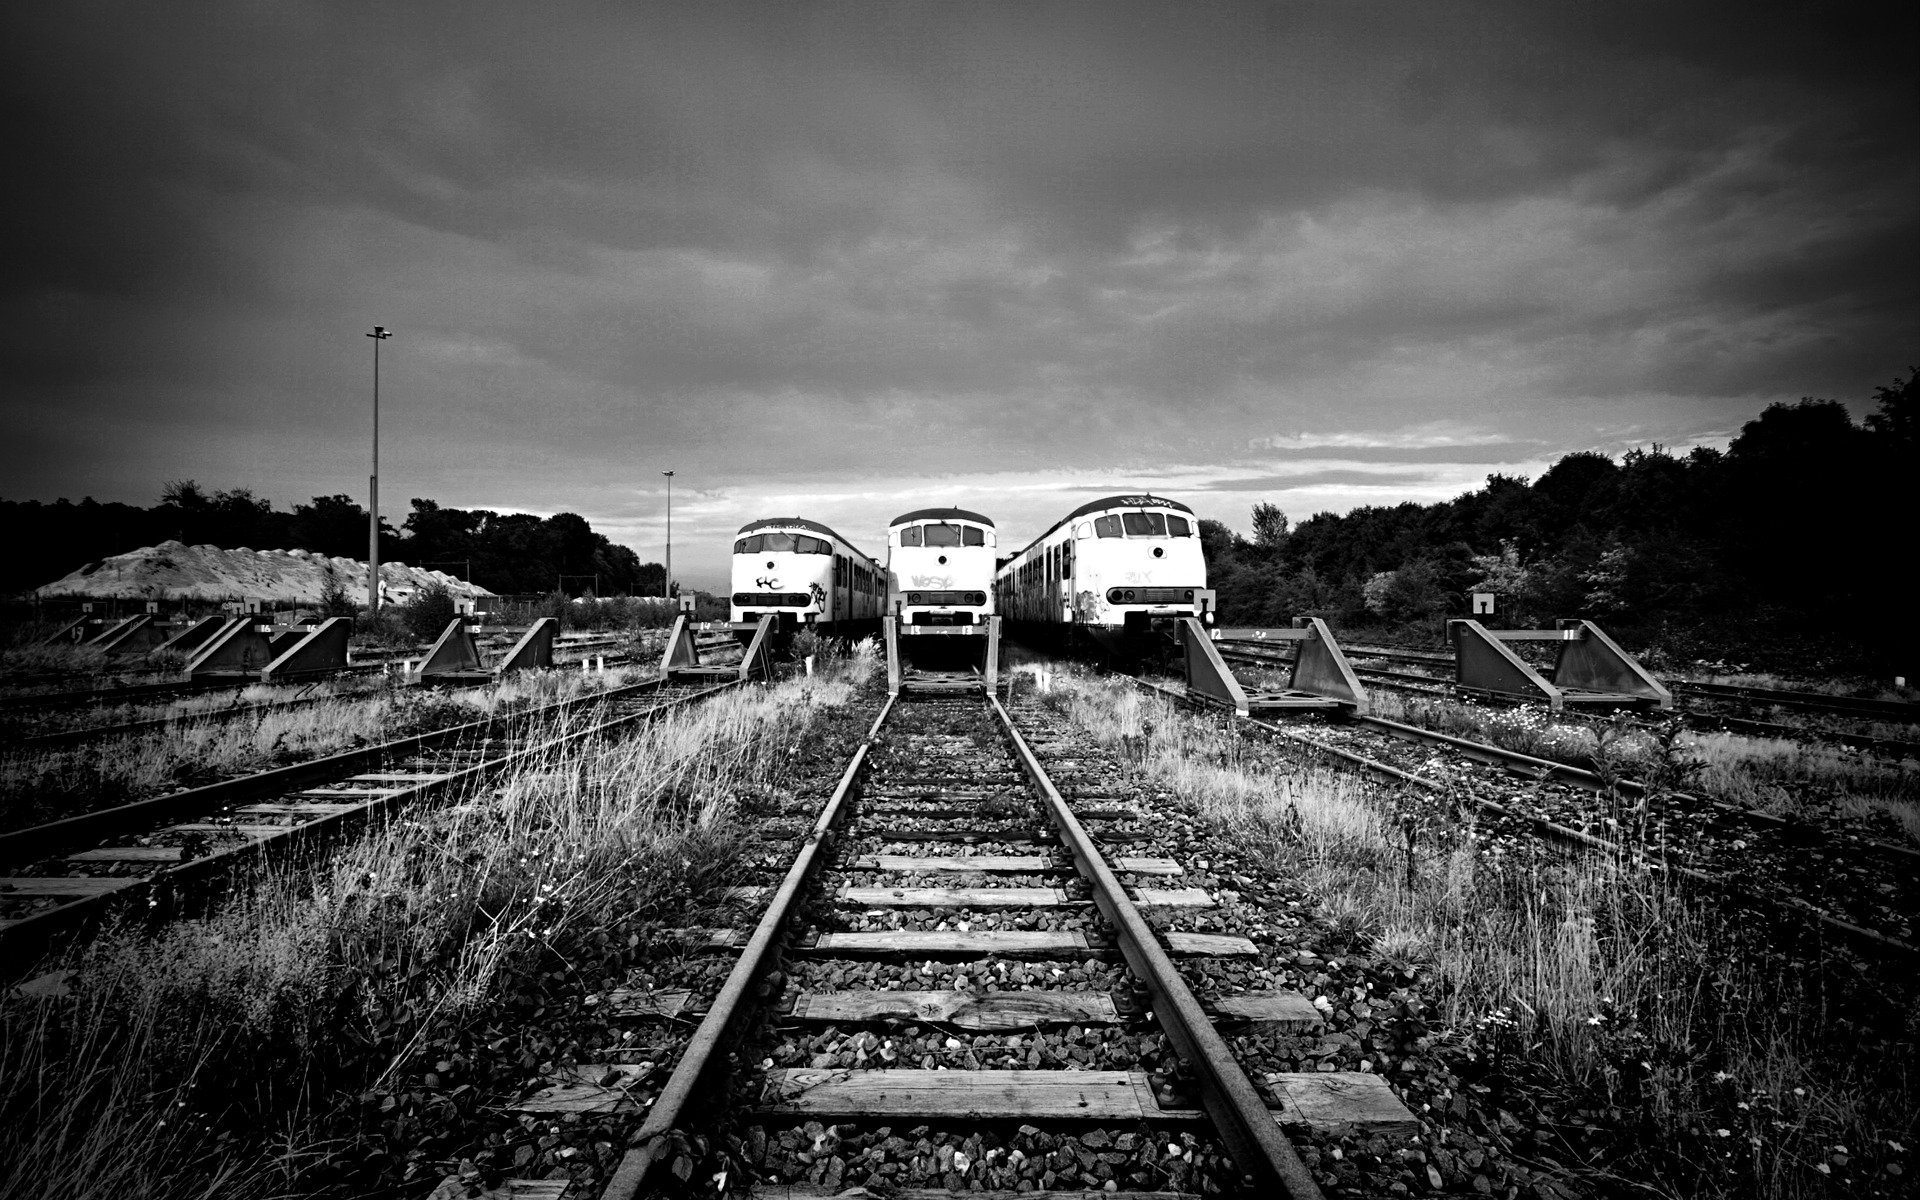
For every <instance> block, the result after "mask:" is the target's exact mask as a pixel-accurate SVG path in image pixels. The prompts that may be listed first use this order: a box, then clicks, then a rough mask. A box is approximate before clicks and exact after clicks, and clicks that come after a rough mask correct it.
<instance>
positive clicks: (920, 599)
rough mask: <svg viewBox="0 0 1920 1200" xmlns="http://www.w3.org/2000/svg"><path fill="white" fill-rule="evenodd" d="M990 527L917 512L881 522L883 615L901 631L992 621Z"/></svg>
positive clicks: (982, 521)
mask: <svg viewBox="0 0 1920 1200" xmlns="http://www.w3.org/2000/svg"><path fill="white" fill-rule="evenodd" d="M998 544H999V543H998V542H997V540H996V539H995V536H994V530H993V522H992V521H990V520H988V519H987V518H985V517H983V516H981V515H980V514H979V513H976V512H968V511H967V510H965V509H963V508H922V509H916V510H915V511H913V512H910V513H905V514H903V515H901V516H898V517H895V518H894V519H893V520H891V521H889V522H887V612H888V613H889V614H891V615H892V616H894V617H895V618H897V619H898V620H899V622H900V624H902V625H984V624H985V623H986V620H987V618H988V617H990V616H992V615H993V564H994V553H995V550H996V548H997V547H998Z"/></svg>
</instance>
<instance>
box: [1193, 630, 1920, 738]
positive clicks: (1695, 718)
mask: <svg viewBox="0 0 1920 1200" xmlns="http://www.w3.org/2000/svg"><path fill="white" fill-rule="evenodd" d="M1349 653H1350V655H1351V657H1353V658H1358V659H1365V658H1387V659H1394V660H1399V661H1405V662H1419V663H1425V664H1430V665H1432V666H1434V667H1436V668H1441V669H1450V668H1451V667H1452V665H1453V660H1451V659H1449V658H1446V657H1444V656H1441V655H1423V654H1399V653H1395V654H1375V653H1371V652H1367V651H1350V652H1349ZM1220 656H1221V657H1222V658H1224V659H1226V660H1227V661H1229V662H1241V663H1247V664H1249V665H1252V666H1263V667H1271V668H1275V669H1279V668H1282V667H1287V666H1290V665H1292V662H1293V660H1292V658H1291V657H1290V656H1288V655H1285V654H1283V653H1282V652H1280V651H1279V650H1277V649H1276V648H1275V647H1274V646H1273V645H1272V644H1271V643H1260V642H1253V641H1249V640H1244V639H1229V640H1226V641H1222V642H1221V643H1220ZM1353 671H1354V674H1355V675H1358V676H1359V677H1360V678H1361V679H1362V680H1364V681H1366V682H1367V683H1370V684H1374V685H1377V686H1380V687H1385V688H1389V689H1391V690H1393V691H1399V692H1408V693H1412V694H1415V695H1432V696H1451V695H1453V693H1454V683H1453V680H1452V679H1450V678H1445V677H1442V676H1438V675H1427V674H1421V673H1418V672H1411V671H1390V670H1385V669H1382V668H1379V667H1368V666H1363V665H1358V664H1356V665H1355V666H1354V668H1353ZM1667 686H1668V687H1669V688H1670V689H1672V690H1673V691H1674V692H1675V693H1676V694H1680V695H1688V694H1692V695H1694V696H1696V697H1697V698H1699V699H1702V700H1709V701H1711V700H1715V699H1729V700H1732V701H1733V702H1736V703H1742V704H1761V705H1766V704H1779V705H1782V706H1785V707H1800V708H1802V709H1805V710H1806V711H1810V712H1827V713H1832V714H1836V715H1846V716H1851V717H1854V718H1856V719H1859V720H1896V719H1904V720H1916V719H1920V718H1916V717H1913V716H1907V717H1905V718H1900V717H1897V716H1895V715H1894V713H1893V709H1897V708H1900V707H1904V708H1905V709H1909V710H1920V706H1916V705H1904V706H1901V705H1900V704H1899V703H1898V702H1896V701H1881V700H1872V701H1869V700H1861V701H1856V702H1853V703H1854V704H1855V705H1857V706H1858V707H1848V706H1846V705H1845V704H1840V705H1834V706H1821V705H1817V704H1798V705H1797V704H1796V703H1795V702H1794V701H1792V700H1782V699H1779V697H1783V696H1785V697H1794V696H1811V695H1813V694H1812V693H1799V692H1771V691H1768V690H1767V689H1764V688H1739V689H1728V690H1726V691H1724V692H1723V691H1720V690H1717V689H1720V688H1722V686H1723V685H1718V684H1692V683H1688V682H1686V681H1685V680H1669V681H1667ZM1837 699H1841V700H1844V698H1837ZM1866 706H1892V708H1882V709H1870V708H1868V707H1866ZM1678 715H1679V716H1680V718H1681V719H1682V720H1684V721H1686V722H1687V724H1688V725H1689V726H1690V727H1692V728H1695V729H1721V730H1726V731H1728V732H1732V733H1746V734H1752V735H1755V736H1758V737H1777V738H1790V739H1799V738H1807V739H1812V740H1817V741H1823V742H1833V743H1836V744H1838V745H1842V746H1851V747H1853V748H1855V749H1859V750H1868V751H1871V752H1873V753H1875V754H1882V755H1888V756H1891V757H1895V758H1920V742H1909V741H1901V740H1899V739H1896V738H1882V737H1872V736H1870V735H1867V734H1859V733H1848V732H1846V731H1844V730H1836V729H1821V728H1817V727H1812V726H1801V725H1784V724H1781V723H1779V722H1777V721H1758V720H1753V719H1751V718H1747V717H1736V716H1729V715H1727V714H1725V713H1722V712H1717V711H1713V710H1709V709H1701V708H1687V709H1683V710H1681V711H1680V713H1679V714H1678ZM1643 723H1644V722H1643Z"/></svg>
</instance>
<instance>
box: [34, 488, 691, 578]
mask: <svg viewBox="0 0 1920 1200" xmlns="http://www.w3.org/2000/svg"><path fill="white" fill-rule="evenodd" d="M0 521H4V522H5V528H7V529H9V530H11V531H13V533H14V538H15V543H14V544H15V545H16V547H18V551H17V552H16V553H15V554H13V555H10V556H3V557H0V594H5V595H17V594H20V593H22V592H25V591H27V590H29V589H31V588H35V587H39V586H41V585H42V584H47V583H51V582H53V581H54V580H56V579H59V578H61V577H63V576H65V575H68V574H71V573H72V572H73V571H76V570H79V569H80V568H82V567H84V566H86V565H87V564H88V563H90V562H95V561H98V560H100V559H103V558H108V557H111V556H112V555H115V554H125V553H126V552H128V551H130V550H137V549H139V548H140V547H142V546H152V545H156V544H158V543H160V542H164V541H168V540H173V541H179V542H185V543H187V544H188V545H210V546H218V547H220V548H221V549H223V550H235V549H239V548H241V547H247V548H249V549H254V550H309V551H313V552H315V553H319V554H326V555H330V556H333V557H337V558H351V559H357V560H359V561H362V562H364V561H366V557H367V510H366V509H365V508H364V507H362V506H361V505H360V503H359V502H358V501H356V500H354V499H353V498H352V497H351V496H345V495H333V496H315V497H314V498H313V500H312V502H311V503H307V504H295V505H294V506H293V508H292V511H290V512H283V511H280V510H279V509H276V508H274V506H273V505H272V504H271V503H270V502H269V501H266V500H263V499H261V498H260V497H258V496H255V495H254V494H253V492H252V491H250V490H249V489H247V488H233V489H230V490H227V491H211V492H210V491H208V490H207V489H205V488H203V487H201V486H200V485H199V484H198V483H196V482H195V481H193V480H191V479H188V480H181V481H177V482H173V483H169V484H167V486H166V490H165V491H164V492H163V493H162V495H161V498H160V502H159V503H158V504H156V505H154V506H153V507H151V508H141V507H139V506H138V505H131V504H121V503H117V502H114V503H107V504H102V503H100V502H98V501H96V500H94V499H93V497H91V496H89V497H87V498H85V499H83V500H81V501H80V502H79V503H77V504H76V503H74V502H72V501H69V500H65V499H61V500H56V501H53V502H52V503H42V502H41V501H38V500H0ZM380 524H381V530H380V560H381V561H382V562H405V563H406V564H408V565H409V566H414V567H426V568H429V569H432V570H437V571H445V572H446V573H447V574H449V575H453V576H456V577H457V578H460V579H464V580H467V581H469V582H472V583H476V584H479V585H480V586H481V587H484V588H486V589H488V590H489V591H494V592H500V593H502V594H507V595H516V594H530V593H535V592H554V591H561V592H565V593H566V594H568V595H581V594H583V593H587V592H593V593H595V594H597V595H601V596H628V595H639V596H657V595H659V594H660V593H661V586H662V584H663V583H664V582H665V580H666V568H664V567H662V566H661V565H660V564H659V563H651V562H650V563H643V562H641V561H640V557H639V555H637V554H635V553H634V552H633V551H632V550H630V549H628V548H627V547H625V546H619V545H615V544H614V543H612V542H610V541H608V540H607V537H606V535H605V534H601V533H595V532H594V530H593V527H592V526H591V525H589V524H588V523H587V521H586V519H585V518H584V517H581V516H579V515H578V514H576V513H556V514H554V515H553V516H551V517H537V516H533V515H531V514H529V513H504V514H502V513H496V512H492V511H489V510H487V509H459V508H442V507H441V506H440V505H439V504H437V503H435V502H434V501H432V500H422V499H415V500H414V501H413V511H412V512H411V513H410V514H409V515H408V516H407V519H406V520H405V522H404V523H403V524H402V525H401V527H400V528H399V529H395V528H393V526H392V525H390V524H389V523H388V522H387V521H386V520H385V519H384V518H383V519H382V520H381V523H380Z"/></svg>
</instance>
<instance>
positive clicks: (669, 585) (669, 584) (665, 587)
mask: <svg viewBox="0 0 1920 1200" xmlns="http://www.w3.org/2000/svg"><path fill="white" fill-rule="evenodd" d="M660 473H661V474H662V475H665V476H666V477H667V581H666V582H665V583H663V584H661V585H660V595H661V596H662V597H663V598H665V599H668V600H671V599H673V472H672V471H662V472H660Z"/></svg>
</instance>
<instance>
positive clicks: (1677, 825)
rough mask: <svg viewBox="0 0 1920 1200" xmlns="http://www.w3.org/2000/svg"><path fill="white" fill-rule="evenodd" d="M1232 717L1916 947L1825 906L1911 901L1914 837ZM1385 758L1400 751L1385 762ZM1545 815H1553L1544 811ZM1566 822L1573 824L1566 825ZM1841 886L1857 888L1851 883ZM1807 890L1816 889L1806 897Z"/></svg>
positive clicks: (1878, 938)
mask: <svg viewBox="0 0 1920 1200" xmlns="http://www.w3.org/2000/svg"><path fill="white" fill-rule="evenodd" d="M1135 683H1136V685H1138V686H1140V687H1142V688H1144V689H1147V690H1150V691H1152V692H1154V693H1156V694H1159V695H1163V696H1166V697H1168V698H1170V699H1173V700H1174V701H1176V702H1177V703H1180V704H1182V705H1187V706H1193V707H1202V708H1215V707H1217V705H1215V704H1212V703H1211V702H1210V701H1209V698H1208V697H1205V696H1204V695H1199V694H1189V693H1186V692H1180V691H1175V690H1173V689H1170V688H1167V687H1164V686H1162V685H1160V684H1157V683H1153V682H1151V681H1148V680H1144V679H1136V680H1135ZM1241 721H1242V723H1243V724H1245V725H1247V726H1250V727H1252V728H1254V729H1257V730H1260V731H1262V732H1263V733H1265V734H1267V735H1270V736H1273V737H1275V738H1278V739H1281V740H1285V741H1288V742H1291V743H1294V744H1296V745H1301V746H1305V747H1307V748H1308V749H1310V750H1312V751H1314V752H1316V753H1320V754H1324V755H1328V756H1331V757H1334V758H1337V759H1340V760H1342V761H1345V762H1347V763H1350V764H1352V765H1355V766H1358V767H1360V768H1362V769H1363V770H1365V771H1367V772H1368V773H1371V774H1374V775H1376V776H1380V777H1383V778H1388V779H1392V780H1395V781H1398V782H1401V783H1406V784H1410V785H1412V786H1414V787H1417V788H1420V789H1422V790H1424V791H1427V792H1430V793H1433V794H1436V795H1443V796H1458V795H1462V794H1464V795H1465V797H1466V798H1467V799H1468V800H1470V801H1471V802H1472V803H1473V804H1474V805H1475V806H1476V807H1477V808H1478V809H1479V810H1480V811H1481V812H1483V813H1486V814H1488V815H1490V816H1492V817H1495V818H1499V819H1503V820H1510V821H1513V822H1515V823H1517V824H1519V825H1520V826H1521V827H1523V828H1524V829H1526V830H1527V831H1528V832H1530V833H1532V834H1535V835H1538V836H1543V837H1546V838H1548V839H1550V840H1553V841H1556V842H1559V843H1561V844H1565V845H1573V846H1579V847H1582V848H1584V849H1587V850H1597V851H1602V852H1605V853H1607V854H1610V855H1615V856H1622V857H1635V856H1637V857H1640V858H1642V859H1644V860H1646V861H1648V862H1650V863H1652V864H1655V865H1657V866H1658V867H1659V868H1661V869H1664V870H1667V871H1670V872H1671V873H1672V874H1673V875H1674V876H1675V877H1677V878H1680V879H1683V880H1685V881H1687V882H1688V883H1690V884H1693V885H1695V886H1698V887H1700V888H1703V889H1706V890H1708V891H1711V892H1714V893H1718V894H1721V895H1724V896H1729V897H1732V898H1734V899H1737V900H1743V901H1747V902H1751V903H1756V904H1760V905H1763V906H1766V907H1769V908H1772V909H1775V910H1785V911H1788V912H1791V913H1794V914H1796V915H1798V916H1800V917H1805V918H1810V919H1812V920H1813V921H1814V922H1816V923H1817V924H1818V925H1819V926H1820V927H1821V928H1822V929H1823V930H1824V931H1826V932H1827V933H1828V934H1830V935H1833V936H1836V937H1839V938H1841V939H1843V940H1845V941H1847V942H1848V943H1850V944H1852V945H1854V946H1856V947H1857V948H1860V949H1862V950H1865V951H1867V952H1869V953H1872V954H1875V955H1879V956H1883V957H1894V958H1899V957H1906V956H1912V955H1913V954H1914V953H1915V949H1916V948H1915V946H1914V945H1913V944H1912V943H1911V942H1910V941H1908V940H1907V938H1908V937H1909V936H1910V934H1908V933H1907V931H1905V930H1904V929H1903V930H1901V931H1900V933H1901V936H1894V935H1892V934H1889V933H1887V932H1885V931H1883V930H1880V929H1875V928H1871V927H1869V926H1868V925H1866V924H1864V923H1862V921H1861V920H1856V919H1849V917H1848V916H1842V915H1835V912H1834V911H1832V910H1835V909H1838V910H1840V911H1842V912H1847V911H1849V910H1850V909H1851V908H1853V907H1870V906H1873V905H1876V904H1877V905H1880V906H1881V907H1883V908H1884V909H1885V910H1886V911H1891V912H1894V913H1899V912H1908V913H1911V912H1913V911H1915V910H1916V909H1920V896H1914V895H1912V894H1911V893H1912V892H1913V891H1914V882H1913V881H1914V876H1913V869H1914V867H1915V866H1917V865H1920V849H1916V848H1914V847H1912V846H1904V845H1896V844H1893V843H1889V842H1881V841H1876V840H1871V839H1867V838H1858V837H1853V836H1851V835H1836V834H1832V833H1830V832H1829V831H1826V830H1824V829H1822V828H1820V827H1818V826H1814V825H1811V824H1808V823H1805V822H1797V821H1790V820H1787V819H1785V818H1781V817H1778V816H1775V815H1772V814H1768V813H1761V812H1756V811H1754V810H1752V809H1749V808H1745V807H1742V806H1740V805H1734V804H1727V803H1725V802H1721V801H1715V800H1708V799H1704V798H1701V797H1697V796H1691V795H1687V794H1685V793H1680V792H1665V793H1658V794H1654V793H1650V792H1649V790H1648V789H1647V788H1645V787H1644V786H1643V785H1642V784H1640V783H1638V782H1636V781H1634V780H1630V779H1618V778H1615V779H1608V778H1606V777H1603V776H1601V775H1599V774H1598V773H1596V772H1593V771H1589V770H1585V769H1583V768H1580V767H1575V766H1569V765H1567V764H1565V763H1559V762H1554V761H1551V760H1548V759H1542V758H1537V757H1534V756H1532V755H1528V754H1522V753H1520V752H1518V751H1513V750H1507V749H1504V748H1502V747H1499V746H1491V745H1487V744H1485V743H1481V742H1474V741H1471V740H1469V739H1466V738H1459V737H1455V736H1452V735H1450V734H1444V733H1439V732H1437V731H1434V730H1429V729H1422V728H1419V727H1417V726H1413V725H1407V724H1403V723H1401V722H1398V721H1391V720H1387V719H1385V718H1381V717H1375V716H1366V715H1360V716H1354V717H1352V718H1350V719H1349V720H1348V721H1346V722H1344V723H1342V724H1341V725H1340V726H1330V727H1326V728H1323V729H1320V730H1317V731H1316V732H1315V733H1313V734H1308V733H1305V732H1302V731H1300V730H1297V729H1288V728H1285V727H1283V726H1280V725H1278V724H1276V723H1273V722H1269V721H1262V720H1258V719H1252V718H1241ZM1396 743H1402V744H1404V743H1411V744H1413V745H1416V746H1420V747H1423V748H1429V749H1431V748H1438V749H1441V750H1444V751H1446V752H1448V753H1449V754H1451V755H1453V756H1455V757H1456V758H1460V759H1465V760H1467V761H1469V762H1471V763H1474V764H1478V765H1480V766H1486V767H1491V768H1494V769H1495V770H1496V771H1497V772H1498V773H1500V774H1503V775H1513V776H1518V777H1519V778H1521V779H1523V780H1525V781H1526V783H1525V785H1524V786H1511V785H1506V784H1504V783H1502V782H1501V781H1500V780H1499V778H1498V776H1497V775H1491V774H1481V775H1479V776H1478V777H1477V778H1471V777H1466V776H1462V775H1457V774H1456V775H1453V776H1450V777H1441V776H1437V775H1436V774H1435V772H1434V769H1433V766H1432V763H1431V761H1430V760H1431V755H1430V754H1428V753H1422V754H1418V755H1412V756H1409V755H1405V754H1399V753H1395V751H1394V750H1393V747H1394V745H1395V744H1396ZM1393 758H1400V759H1402V761H1400V762H1398V763H1396V762H1393V761H1383V759H1384V760H1391V759H1393ZM1555 786H1557V787H1559V788H1560V789H1561V790H1562V791H1565V790H1569V789H1572V790H1577V791H1579V792H1581V793H1584V794H1585V795H1588V796H1592V795H1609V794H1613V795H1621V796H1625V797H1630V798H1634V799H1635V800H1636V802H1637V803H1638V804H1640V805H1643V806H1646V807H1647V809H1648V811H1647V812H1645V813H1643V814H1642V817H1643V818H1644V819H1645V821H1646V823H1647V824H1648V825H1650V826H1657V827H1658V828H1660V829H1662V830H1663V831H1664V832H1665V836H1664V837H1663V838H1662V839H1661V840H1662V841H1663V842H1664V844H1656V845H1646V844H1632V843H1629V842H1627V841H1624V840H1621V839H1619V838H1614V837H1606V836H1602V835H1601V834H1599V833H1596V832H1594V830H1595V828H1605V827H1606V826H1607V825H1608V824H1610V823H1617V821H1618V818H1614V821H1613V822H1609V820H1608V818H1609V816H1610V815H1611V814H1606V813H1600V812H1597V811H1596V810H1594V808H1593V806H1592V805H1591V803H1590V802H1585V801H1579V800H1573V799H1571V798H1569V799H1568V800H1566V801H1565V802H1563V803H1560V804H1558V805H1557V806H1556V805H1551V804H1548V803H1546V798H1547V797H1548V794H1549V789H1550V788H1552V787H1555ZM1488 790H1491V791H1495V792H1497V793H1500V794H1502V795H1503V796H1504V797H1505V798H1504V799H1503V800H1494V799H1490V798H1488V797H1487V796H1486V795H1483V794H1480V792H1483V791H1488ZM1528 809H1533V810H1535V811H1528ZM1545 813H1551V815H1543V814H1545ZM1576 822H1577V823H1578V825H1580V826H1583V827H1576V824H1575V823H1576ZM1814 846H1823V847H1824V848H1825V850H1826V851H1827V853H1824V854H1817V855H1814V856H1813V858H1812V859H1810V858H1809V851H1810V850H1811V849H1812V848H1813V847H1814ZM1849 862H1852V863H1854V864H1855V865H1857V864H1860V863H1866V862H1877V863H1878V864H1879V865H1878V866H1877V867H1870V868H1863V869H1862V870H1861V874H1862V875H1863V876H1864V878H1861V879H1855V878H1854V871H1853V870H1850V869H1848V864H1849ZM1789 881H1790V882H1792V883H1795V884H1798V885H1799V887H1798V889H1797V891H1798V893H1799V894H1796V892H1791V891H1787V890H1784V888H1783V886H1782V885H1783V884H1784V883H1786V882H1789ZM1848 884H1853V885H1855V886H1853V887H1851V888H1849V887H1848V886H1846V885H1848ZM1807 895H1813V896H1815V897H1817V898H1818V899H1817V900H1809V899H1807V898H1806V897H1807Z"/></svg>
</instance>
